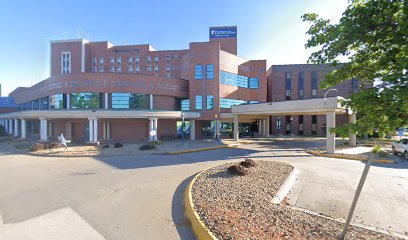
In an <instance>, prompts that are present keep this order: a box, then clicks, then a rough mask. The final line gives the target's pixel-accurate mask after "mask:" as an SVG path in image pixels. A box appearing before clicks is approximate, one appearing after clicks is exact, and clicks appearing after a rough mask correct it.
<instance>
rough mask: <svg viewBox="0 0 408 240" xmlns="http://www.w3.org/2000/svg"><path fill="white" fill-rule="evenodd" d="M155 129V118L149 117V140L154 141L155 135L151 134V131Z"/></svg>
mask: <svg viewBox="0 0 408 240" xmlns="http://www.w3.org/2000/svg"><path fill="white" fill-rule="evenodd" d="M152 130H154V120H153V119H149V132H148V135H147V136H149V140H150V141H154V136H152V135H150V132H151V131H152Z"/></svg>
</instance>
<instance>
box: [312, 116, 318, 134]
mask: <svg viewBox="0 0 408 240" xmlns="http://www.w3.org/2000/svg"><path fill="white" fill-rule="evenodd" d="M316 134H317V115H312V135H316Z"/></svg>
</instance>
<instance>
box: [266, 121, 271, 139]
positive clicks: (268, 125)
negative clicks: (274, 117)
mask: <svg viewBox="0 0 408 240" xmlns="http://www.w3.org/2000/svg"><path fill="white" fill-rule="evenodd" d="M269 128H270V122H269V116H268V118H267V119H266V120H265V137H266V138H269Z"/></svg>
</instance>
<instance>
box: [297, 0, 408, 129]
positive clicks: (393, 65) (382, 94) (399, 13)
mask: <svg viewBox="0 0 408 240" xmlns="http://www.w3.org/2000/svg"><path fill="white" fill-rule="evenodd" d="M407 12H408V3H407V1H405V0H354V1H351V2H350V3H349V5H348V7H347V9H346V10H345V12H344V13H343V14H342V17H341V19H340V21H339V23H337V24H332V23H330V20H326V19H322V18H320V17H319V16H318V15H317V14H315V13H309V14H304V15H303V16H302V19H303V21H305V22H309V23H311V27H310V29H309V30H308V31H307V34H309V36H310V38H309V40H308V41H307V43H306V45H305V47H306V48H313V49H317V50H316V51H315V52H313V53H312V54H311V56H310V57H309V62H312V63H318V64H321V63H330V65H331V67H332V69H333V70H331V72H329V73H328V75H327V76H326V80H325V81H323V82H322V84H321V87H322V88H329V87H332V86H335V85H337V84H338V83H341V82H344V81H349V80H350V79H358V80H359V82H360V83H361V86H362V87H361V88H360V90H359V91H358V92H357V93H354V94H352V96H351V97H350V98H349V99H348V100H344V101H341V104H342V105H344V106H345V107H347V108H349V109H352V110H353V111H355V112H357V113H358V114H359V118H358V119H357V123H356V124H350V123H349V124H345V125H343V126H340V127H337V128H335V129H333V132H335V133H338V134H340V135H341V136H346V135H348V133H350V132H352V133H359V134H372V133H373V132H378V134H379V135H380V136H384V135H385V134H388V133H390V132H391V131H394V130H395V129H396V128H398V127H401V126H406V125H407V124H408V81H407V80H408V79H407V78H408V76H407V75H408V37H407V34H408V13H407ZM340 57H346V58H348V61H346V62H344V63H340V62H339V58H340Z"/></svg>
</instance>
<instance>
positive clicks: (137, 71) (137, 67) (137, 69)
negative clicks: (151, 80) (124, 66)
mask: <svg viewBox="0 0 408 240" xmlns="http://www.w3.org/2000/svg"><path fill="white" fill-rule="evenodd" d="M139 71H140V67H139V65H137V66H136V71H135V72H136V73H139Z"/></svg>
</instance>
